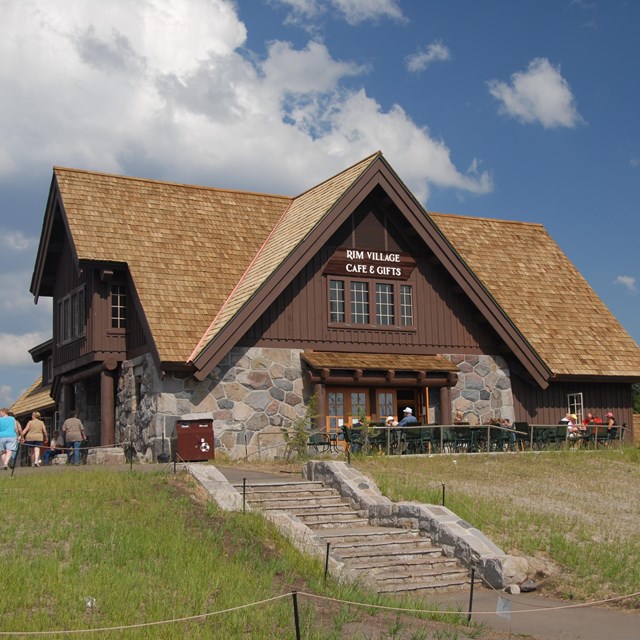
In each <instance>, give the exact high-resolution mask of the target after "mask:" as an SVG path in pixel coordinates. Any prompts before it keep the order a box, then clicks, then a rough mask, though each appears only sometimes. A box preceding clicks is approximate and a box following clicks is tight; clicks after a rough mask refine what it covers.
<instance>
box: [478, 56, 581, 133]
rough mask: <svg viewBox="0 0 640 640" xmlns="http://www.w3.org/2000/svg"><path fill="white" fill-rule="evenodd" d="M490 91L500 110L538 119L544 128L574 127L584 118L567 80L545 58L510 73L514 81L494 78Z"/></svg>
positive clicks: (514, 115) (522, 117)
mask: <svg viewBox="0 0 640 640" xmlns="http://www.w3.org/2000/svg"><path fill="white" fill-rule="evenodd" d="M488 85H489V92H490V93H491V95H492V96H493V97H494V98H496V99H497V100H498V101H499V102H500V103H501V105H500V113H503V114H506V115H509V116H512V117H514V118H516V119H517V120H520V121H521V122H526V123H530V122H539V123H540V124H541V125H542V126H543V127H544V128H545V129H551V128H554V127H575V126H576V125H577V124H579V123H581V122H583V120H582V116H580V114H579V113H578V110H577V108H576V105H575V99H574V97H573V94H572V93H571V89H570V87H569V85H568V83H567V81H566V80H565V79H564V78H563V77H562V75H561V74H560V69H559V67H554V66H553V65H552V64H551V63H550V62H549V60H547V59H546V58H536V59H535V60H532V61H531V62H530V63H529V66H528V67H527V70H526V71H518V72H516V73H514V74H513V75H512V76H511V85H508V84H507V83H505V82H500V81H498V80H491V81H490V82H489V83H488Z"/></svg>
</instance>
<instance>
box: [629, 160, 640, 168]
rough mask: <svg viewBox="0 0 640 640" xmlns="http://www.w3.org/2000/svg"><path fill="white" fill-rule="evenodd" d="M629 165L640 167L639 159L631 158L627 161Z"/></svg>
mask: <svg viewBox="0 0 640 640" xmlns="http://www.w3.org/2000/svg"><path fill="white" fill-rule="evenodd" d="M629 163H630V164H631V166H632V167H640V158H631V160H629Z"/></svg>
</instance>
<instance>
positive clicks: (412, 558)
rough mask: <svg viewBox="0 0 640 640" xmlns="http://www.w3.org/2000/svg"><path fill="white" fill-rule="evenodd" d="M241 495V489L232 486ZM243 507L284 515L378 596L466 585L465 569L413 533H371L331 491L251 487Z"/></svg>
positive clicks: (291, 485)
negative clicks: (299, 524) (305, 529)
mask: <svg viewBox="0 0 640 640" xmlns="http://www.w3.org/2000/svg"><path fill="white" fill-rule="evenodd" d="M235 486H236V489H238V490H239V491H242V486H241V485H240V486H238V485H235ZM246 489H247V490H246V499H247V502H248V503H249V504H250V505H251V506H252V507H253V508H255V509H258V510H262V511H286V512H288V513H291V514H293V515H295V516H296V517H298V518H299V519H300V520H301V521H302V522H304V524H306V526H308V527H309V528H310V529H312V530H314V531H315V533H316V535H317V536H318V537H319V538H320V539H321V540H324V541H325V542H327V543H329V550H330V553H331V555H333V556H334V557H335V558H336V559H339V560H341V561H342V562H344V563H345V565H346V566H347V567H349V568H350V569H351V570H353V571H354V572H355V573H356V574H361V575H362V576H363V577H365V576H366V577H367V578H368V579H369V580H371V579H373V581H374V582H375V585H376V589H377V591H378V592H379V593H402V592H412V593H420V592H423V591H424V592H429V591H434V590H447V589H455V588H462V587H464V586H466V585H468V584H469V578H468V575H467V571H466V569H464V568H463V567H462V566H461V565H460V564H459V563H458V561H457V560H455V559H454V558H447V557H446V556H445V555H444V553H443V551H442V548H441V547H438V546H436V545H433V544H432V543H431V540H430V539H429V538H428V537H426V536H424V535H421V534H420V533H419V532H418V531H417V530H410V529H398V528H394V527H373V526H370V525H369V522H368V520H367V519H366V518H365V517H362V514H360V513H359V512H358V511H356V510H354V509H352V508H351V506H350V505H349V504H348V503H347V502H346V501H345V500H344V499H343V498H342V497H341V496H340V495H339V494H338V493H337V491H334V490H333V489H331V488H329V487H324V486H323V485H322V484H321V483H319V482H304V481H300V482H282V483H264V484H253V485H251V486H250V487H249V486H247V488H246Z"/></svg>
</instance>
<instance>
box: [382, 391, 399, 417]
mask: <svg viewBox="0 0 640 640" xmlns="http://www.w3.org/2000/svg"><path fill="white" fill-rule="evenodd" d="M393 400H394V394H393V391H378V419H379V420H380V421H382V420H384V419H386V417H387V416H393V415H395V413H396V412H395V409H394V402H393Z"/></svg>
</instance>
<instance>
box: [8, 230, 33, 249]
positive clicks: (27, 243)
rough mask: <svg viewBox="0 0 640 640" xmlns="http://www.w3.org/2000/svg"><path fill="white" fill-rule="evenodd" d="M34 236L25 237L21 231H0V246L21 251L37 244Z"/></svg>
mask: <svg viewBox="0 0 640 640" xmlns="http://www.w3.org/2000/svg"><path fill="white" fill-rule="evenodd" d="M37 243H38V241H37V240H36V238H27V236H25V235H24V234H23V233H22V232H21V231H0V247H2V248H3V249H7V250H9V251H17V252H22V251H26V250H27V249H32V248H33V247H35V246H36V245H37Z"/></svg>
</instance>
